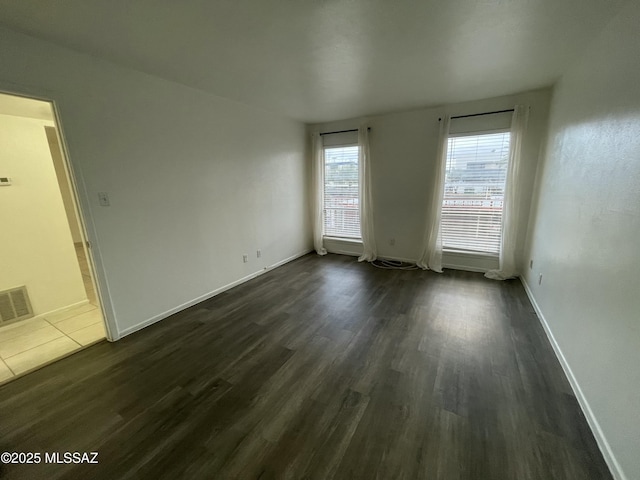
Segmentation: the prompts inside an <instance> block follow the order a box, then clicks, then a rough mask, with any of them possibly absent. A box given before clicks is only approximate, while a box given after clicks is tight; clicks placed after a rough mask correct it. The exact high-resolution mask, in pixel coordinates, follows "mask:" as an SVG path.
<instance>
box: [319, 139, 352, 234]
mask: <svg viewBox="0 0 640 480" xmlns="http://www.w3.org/2000/svg"><path fill="white" fill-rule="evenodd" d="M358 203H359V202H358V147H357V146H349V147H338V148H325V149H324V234H325V235H326V236H329V237H344V238H360V208H359V205H358Z"/></svg>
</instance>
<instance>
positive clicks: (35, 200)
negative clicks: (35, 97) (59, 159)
mask: <svg viewBox="0 0 640 480" xmlns="http://www.w3.org/2000/svg"><path fill="white" fill-rule="evenodd" d="M45 125H51V122H47V121H43V120H37V119H33V118H24V117H16V116H12V115H1V114H0V152H2V153H1V154H0V176H3V177H4V176H7V177H11V179H12V182H13V183H12V185H11V186H6V187H0V224H2V228H0V259H1V261H0V265H1V266H0V290H7V289H9V288H14V287H19V286H21V285H26V287H27V291H28V293H29V298H30V300H31V306H32V307H33V311H34V314H36V315H39V314H43V313H47V312H51V311H55V310H59V309H61V308H64V307H68V306H70V305H73V304H77V303H80V302H82V301H86V300H87V295H86V292H85V289H84V284H83V283H82V276H81V273H80V267H79V265H78V259H77V257H76V252H75V249H74V246H73V240H72V238H71V231H70V230H69V225H68V223H67V217H66V214H65V211H64V205H63V204H62V196H61V195H60V190H59V189H58V181H57V178H56V173H55V170H54V168H53V161H52V159H51V154H50V153H49V145H48V143H47V137H46V134H45V130H44V127H45Z"/></svg>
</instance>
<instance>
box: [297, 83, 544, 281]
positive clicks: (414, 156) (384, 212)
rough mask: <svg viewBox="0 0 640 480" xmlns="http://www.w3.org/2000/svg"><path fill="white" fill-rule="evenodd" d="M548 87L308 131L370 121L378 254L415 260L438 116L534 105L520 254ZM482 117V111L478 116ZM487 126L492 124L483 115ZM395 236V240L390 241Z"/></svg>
mask: <svg viewBox="0 0 640 480" xmlns="http://www.w3.org/2000/svg"><path fill="white" fill-rule="evenodd" d="M549 98H550V91H549V90H548V89H543V90H536V91H532V92H526V93H522V94H519V95H510V96H505V97H499V98H491V99H486V100H479V101H475V102H465V103H458V104H454V105H445V106H443V107H439V108H425V109H419V110H411V111H405V112H398V113H390V114H386V115H377V116H371V117H367V118H362V119H351V120H343V121H339V122H331V123H324V124H318V125H310V126H309V127H308V131H309V132H312V131H320V132H330V131H339V130H344V129H350V128H357V127H358V126H359V125H360V124H361V123H364V124H366V125H368V126H370V127H371V132H370V134H369V137H370V148H371V163H372V168H371V172H372V183H373V203H374V212H375V213H374V223H375V231H376V242H377V244H378V250H379V255H380V256H383V257H389V258H396V259H402V260H408V261H416V260H417V259H418V257H419V255H420V252H421V248H422V242H423V235H424V230H425V225H426V216H425V215H426V213H425V212H426V211H427V205H428V202H429V200H430V198H431V196H430V192H431V188H432V186H433V171H434V168H435V157H436V152H437V147H438V132H439V123H438V118H439V117H442V116H443V115H445V114H450V115H452V116H453V115H466V114H471V113H480V112H488V111H496V110H503V109H509V108H513V106H514V105H516V104H525V105H530V107H531V110H530V116H529V126H528V131H527V136H526V138H525V140H524V143H523V151H522V170H521V171H522V175H523V178H525V179H527V180H526V181H525V182H524V184H525V185H524V189H523V191H522V195H521V199H522V208H521V220H520V227H521V228H520V231H521V235H520V237H519V242H518V244H519V248H518V258H519V259H520V258H521V257H522V255H521V252H522V250H523V248H524V239H525V233H526V228H527V223H528V213H529V206H530V201H531V196H532V191H533V185H534V179H535V172H536V167H537V163H538V157H539V154H540V145H541V144H542V143H543V138H544V135H545V132H546V128H547V117H548V108H549ZM479 118H481V117H479ZM485 121H486V122H487V126H489V125H491V124H492V120H491V119H490V117H485ZM391 238H394V239H395V246H391V245H390V244H389V240H390V239H391ZM327 248H328V250H329V251H333V252H336V253H351V254H357V253H358V252H359V251H360V250H361V249H359V248H358V247H357V246H354V245H349V244H343V243H339V242H335V241H334V242H331V241H329V242H327ZM443 260H444V263H445V265H448V266H450V267H454V266H457V267H459V268H467V269H468V268H471V269H477V270H486V269H488V268H494V267H496V266H497V260H494V261H492V260H490V259H486V258H477V257H467V256H462V255H446V256H445V258H444V259H443Z"/></svg>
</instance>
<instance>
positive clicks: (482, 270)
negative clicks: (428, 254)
mask: <svg viewBox="0 0 640 480" xmlns="http://www.w3.org/2000/svg"><path fill="white" fill-rule="evenodd" d="M442 268H446V269H449V270H461V271H463V272H478V273H487V272H488V271H489V270H488V269H487V268H480V267H467V266H462V265H451V264H446V263H443V264H442Z"/></svg>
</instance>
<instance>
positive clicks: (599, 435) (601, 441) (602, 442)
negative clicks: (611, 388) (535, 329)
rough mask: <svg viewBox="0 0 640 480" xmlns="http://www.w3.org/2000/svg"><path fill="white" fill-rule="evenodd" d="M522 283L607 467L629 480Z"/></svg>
mask: <svg viewBox="0 0 640 480" xmlns="http://www.w3.org/2000/svg"><path fill="white" fill-rule="evenodd" d="M520 281H521V282H522V285H523V286H524V290H525V292H527V296H528V297H529V301H530V302H531V305H533V308H534V309H535V311H536V313H537V314H538V318H539V319H540V323H541V324H542V328H544V331H545V333H546V334H547V338H548V339H549V342H550V343H551V346H552V347H553V351H554V352H555V354H556V357H557V358H558V361H559V362H560V365H561V366H562V370H564V374H565V375H566V376H567V379H568V380H569V384H570V385H571V388H572V389H573V393H574V395H575V397H576V399H577V400H578V404H579V405H580V408H582V413H584V416H585V418H586V419H587V423H588V424H589V427H590V428H591V432H592V433H593V436H594V438H595V439H596V443H597V444H598V448H599V449H600V451H601V452H602V456H603V457H604V460H605V462H607V466H608V467H609V470H610V471H611V474H612V475H613V477H614V478H615V479H616V480H628V479H627V476H626V475H625V474H624V471H623V470H622V467H621V466H620V464H619V463H618V461H617V460H616V457H615V455H614V453H613V451H612V450H611V446H610V445H609V442H608V441H607V438H606V437H605V435H604V432H603V431H602V428H600V424H599V423H598V420H597V419H596V417H595V415H594V414H593V411H592V410H591V407H590V405H589V402H588V401H587V398H586V397H585V396H584V393H582V389H581V388H580V384H579V383H578V380H577V379H576V377H575V376H574V374H573V371H572V370H571V367H570V366H569V363H568V362H567V359H566V358H565V356H564V354H563V353H562V350H561V349H560V345H559V344H558V342H557V341H556V339H555V337H554V336H553V332H552V331H551V328H550V327H549V324H548V323H547V320H546V318H545V316H544V314H543V313H542V310H540V306H539V305H538V302H536V299H535V298H534V296H533V292H532V291H531V289H530V288H529V285H528V284H527V281H526V280H525V279H524V277H523V276H521V277H520Z"/></svg>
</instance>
